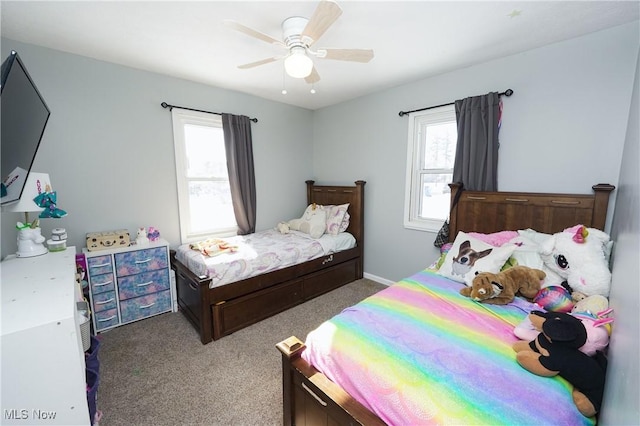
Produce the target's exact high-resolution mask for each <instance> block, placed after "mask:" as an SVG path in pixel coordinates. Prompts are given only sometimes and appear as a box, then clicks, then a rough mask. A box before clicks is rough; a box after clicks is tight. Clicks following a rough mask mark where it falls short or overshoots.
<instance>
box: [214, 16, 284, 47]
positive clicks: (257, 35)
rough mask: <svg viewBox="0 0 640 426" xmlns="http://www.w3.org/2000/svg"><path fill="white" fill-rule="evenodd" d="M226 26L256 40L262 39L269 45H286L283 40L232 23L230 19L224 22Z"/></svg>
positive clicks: (234, 22)
mask: <svg viewBox="0 0 640 426" xmlns="http://www.w3.org/2000/svg"><path fill="white" fill-rule="evenodd" d="M224 25H225V26H227V27H229V28H231V29H234V30H236V31H240V32H241V33H245V34H246V35H248V36H251V37H255V38H257V39H260V40H262V41H266V42H267V43H270V44H277V45H281V46H284V43H283V42H282V41H281V40H278V39H275V38H273V37H271V36H270V35H267V34H264V33H261V32H260V31H256V30H254V29H253V28H249V27H247V26H244V25H242V24H241V23H239V22H236V21H232V20H230V19H226V20H225V21H224Z"/></svg>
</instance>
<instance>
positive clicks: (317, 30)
mask: <svg viewBox="0 0 640 426" xmlns="http://www.w3.org/2000/svg"><path fill="white" fill-rule="evenodd" d="M340 15H342V9H340V6H338V4H337V3H335V2H333V1H331V0H322V1H321V2H320V3H319V4H318V7H317V8H316V10H315V12H313V16H311V18H310V19H309V22H308V23H307V25H306V26H305V27H304V30H303V31H302V39H303V40H305V37H307V38H309V39H311V40H310V41H309V42H308V44H309V46H311V45H312V44H313V43H315V42H316V41H317V40H318V39H319V38H320V37H322V34H324V33H325V31H327V29H328V28H329V27H330V26H331V25H332V24H333V23H334V22H335V21H336V19H338V18H339V17H340Z"/></svg>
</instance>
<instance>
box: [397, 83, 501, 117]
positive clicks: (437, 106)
mask: <svg viewBox="0 0 640 426" xmlns="http://www.w3.org/2000/svg"><path fill="white" fill-rule="evenodd" d="M511 95H513V90H511V89H507V90H505V91H504V92H502V93H498V96H506V97H509V96H511ZM454 104H455V102H449V103H448V104H442V105H436V106H430V107H426V108H420V109H414V110H413V111H400V112H399V113H398V115H399V116H400V117H402V116H403V115H409V114H411V113H412V112H418V111H426V110H428V109H434V108H440V107H443V106H449V105H454Z"/></svg>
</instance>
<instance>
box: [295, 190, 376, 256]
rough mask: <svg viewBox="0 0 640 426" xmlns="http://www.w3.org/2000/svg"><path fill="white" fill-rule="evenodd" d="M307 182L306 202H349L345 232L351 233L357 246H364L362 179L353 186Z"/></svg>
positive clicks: (325, 203) (338, 203)
mask: <svg viewBox="0 0 640 426" xmlns="http://www.w3.org/2000/svg"><path fill="white" fill-rule="evenodd" d="M306 183H307V203H308V204H311V203H316V204H321V205H340V204H346V203H349V209H348V212H349V216H351V219H350V220H349V227H348V228H347V232H349V233H351V234H352V235H353V236H354V237H355V238H356V241H357V244H358V247H360V248H361V249H362V248H363V247H364V185H365V184H366V182H365V181H363V180H358V181H356V182H355V186H328V185H325V186H322V185H316V184H315V181H313V180H308V181H306Z"/></svg>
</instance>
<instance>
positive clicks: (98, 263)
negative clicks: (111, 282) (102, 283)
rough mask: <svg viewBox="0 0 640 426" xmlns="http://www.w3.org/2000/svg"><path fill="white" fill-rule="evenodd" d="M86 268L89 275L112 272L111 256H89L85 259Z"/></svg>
mask: <svg viewBox="0 0 640 426" xmlns="http://www.w3.org/2000/svg"><path fill="white" fill-rule="evenodd" d="M87 268H88V270H89V276H94V275H100V274H106V273H109V272H112V270H113V269H112V264H111V256H109V255H106V256H98V257H90V258H89V259H87Z"/></svg>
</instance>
